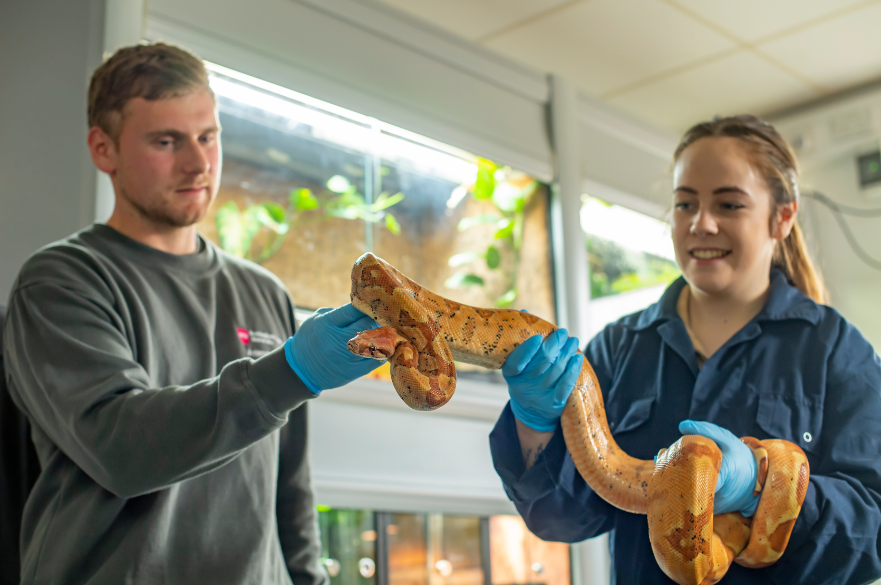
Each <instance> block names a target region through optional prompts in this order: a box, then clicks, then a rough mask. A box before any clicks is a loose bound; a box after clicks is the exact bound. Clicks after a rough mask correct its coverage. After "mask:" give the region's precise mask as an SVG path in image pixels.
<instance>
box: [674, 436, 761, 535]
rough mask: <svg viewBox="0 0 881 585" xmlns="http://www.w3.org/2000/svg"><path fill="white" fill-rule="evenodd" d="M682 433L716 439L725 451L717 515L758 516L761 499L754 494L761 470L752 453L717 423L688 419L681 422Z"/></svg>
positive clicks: (720, 474) (718, 485)
mask: <svg viewBox="0 0 881 585" xmlns="http://www.w3.org/2000/svg"><path fill="white" fill-rule="evenodd" d="M679 432H680V433H682V434H683V435H701V436H702V437H706V438H708V439H712V440H713V441H715V443H716V445H718V446H719V449H720V450H721V451H722V467H721V469H719V480H718V481H717V482H716V498H715V501H714V504H713V513H714V514H724V513H726V512H740V513H741V514H743V515H744V516H747V517H749V516H752V515H753V514H755V512H756V506H758V505H759V496H754V495H753V491H755V487H756V475H757V474H758V469H757V468H756V458H755V457H754V456H753V452H752V450H750V448H749V447H747V446H746V445H745V444H744V443H743V441H741V440H740V439H738V438H737V437H735V436H734V435H733V434H732V433H731V431H729V430H727V429H723V428H722V427H720V426H717V425H714V424H713V423H708V422H701V421H693V420H684V421H682V422H681V423H679Z"/></svg>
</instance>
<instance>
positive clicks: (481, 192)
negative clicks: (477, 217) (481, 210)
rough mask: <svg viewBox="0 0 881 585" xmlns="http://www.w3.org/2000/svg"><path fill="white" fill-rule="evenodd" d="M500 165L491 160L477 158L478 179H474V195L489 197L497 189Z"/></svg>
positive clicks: (483, 197) (481, 197)
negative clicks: (497, 174) (497, 172)
mask: <svg viewBox="0 0 881 585" xmlns="http://www.w3.org/2000/svg"><path fill="white" fill-rule="evenodd" d="M497 169H498V167H497V166H496V164H495V163H494V162H492V161H491V160H487V159H485V158H479V159H477V179H476V180H475V181H474V197H475V198H477V199H489V198H490V197H492V196H493V191H495V189H496V177H495V174H496V170H497Z"/></svg>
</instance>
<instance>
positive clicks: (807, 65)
mask: <svg viewBox="0 0 881 585" xmlns="http://www.w3.org/2000/svg"><path fill="white" fill-rule="evenodd" d="M879 30H881V3H878V4H874V5H872V6H869V7H867V8H864V9H862V10H858V11H855V12H851V13H849V14H846V15H843V16H841V17H839V18H835V19H832V20H829V21H827V22H824V23H821V24H818V25H816V26H812V27H810V28H807V29H805V30H803V31H800V32H796V33H793V34H791V35H787V36H785V37H782V38H780V39H777V40H772V41H769V42H768V43H763V44H761V45H758V47H757V48H758V50H760V51H762V52H763V53H765V54H767V55H769V56H771V57H772V58H774V59H777V60H778V61H779V62H780V63H782V64H784V65H785V66H787V67H790V68H792V70H794V71H796V72H798V73H799V74H800V75H802V76H804V77H806V78H807V79H810V80H811V81H813V82H814V83H815V84H817V85H819V86H821V87H824V88H826V89H829V90H831V91H838V90H842V89H845V88H847V87H849V86H852V85H856V84H861V83H866V82H868V81H871V80H874V79H878V78H879V77H881V34H879Z"/></svg>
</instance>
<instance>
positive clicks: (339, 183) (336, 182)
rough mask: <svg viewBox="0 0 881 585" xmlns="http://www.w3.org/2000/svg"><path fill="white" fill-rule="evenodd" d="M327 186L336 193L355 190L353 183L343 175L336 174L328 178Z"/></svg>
mask: <svg viewBox="0 0 881 585" xmlns="http://www.w3.org/2000/svg"><path fill="white" fill-rule="evenodd" d="M327 188H328V190H330V191H333V192H334V193H348V192H350V191H354V189H355V188H354V187H353V186H352V183H350V182H349V180H348V179H347V178H345V177H344V176H342V175H334V176H332V177H331V178H330V179H328V180H327Z"/></svg>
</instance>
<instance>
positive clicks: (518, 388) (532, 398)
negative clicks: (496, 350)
mask: <svg viewBox="0 0 881 585" xmlns="http://www.w3.org/2000/svg"><path fill="white" fill-rule="evenodd" d="M583 360H584V356H582V355H581V354H579V353H578V339H577V338H575V337H569V336H568V334H567V332H566V330H565V329H557V330H556V331H554V332H553V333H551V334H550V335H548V337H547V339H545V340H544V341H542V337H541V335H533V336H532V337H530V338H529V339H527V340H526V341H524V342H523V343H521V344H520V345H519V346H518V347H517V348H516V349H515V350H514V351H512V352H511V355H510V356H509V357H508V359H507V361H506V362H505V365H504V366H502V375H504V376H505V381H506V382H507V383H508V393H509V394H510V396H511V410H512V411H513V412H514V416H515V417H516V418H517V420H519V421H520V422H522V423H523V424H525V425H526V426H528V427H529V428H531V429H534V430H536V431H540V432H547V431H553V430H554V429H556V428H557V422H558V421H559V420H560V416H562V414H563V407H564V406H565V405H566V400H568V399H569V394H570V393H571V392H572V389H573V388H574V387H575V382H576V381H577V380H578V375H579V373H580V372H581V364H582V361H583Z"/></svg>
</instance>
